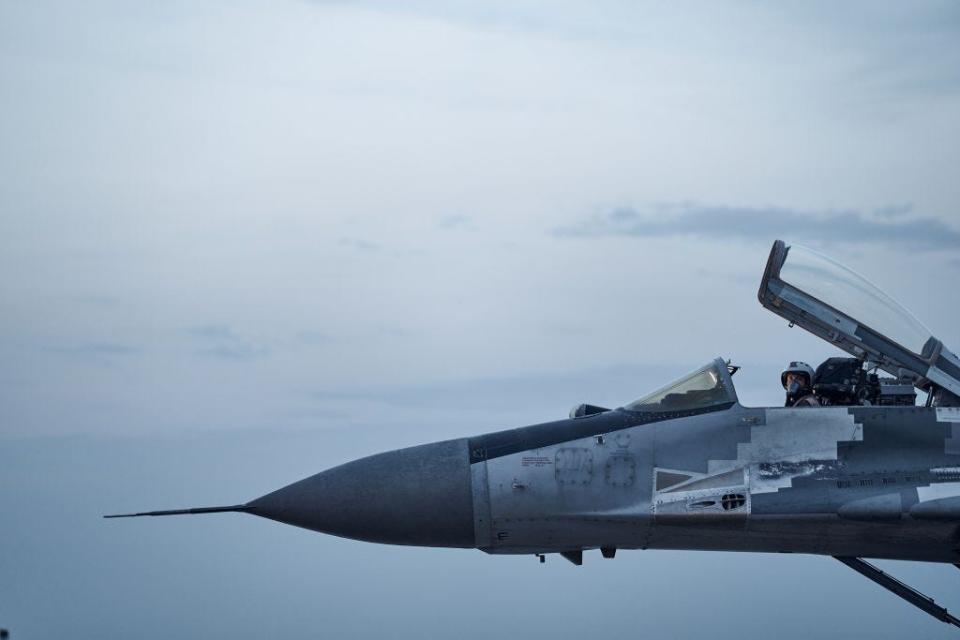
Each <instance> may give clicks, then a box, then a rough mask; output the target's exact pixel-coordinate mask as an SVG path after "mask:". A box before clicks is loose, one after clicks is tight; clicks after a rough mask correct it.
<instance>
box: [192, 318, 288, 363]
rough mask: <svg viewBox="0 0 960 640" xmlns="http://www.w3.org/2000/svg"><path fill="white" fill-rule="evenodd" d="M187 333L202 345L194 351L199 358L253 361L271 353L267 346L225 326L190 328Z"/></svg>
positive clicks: (209, 325)
mask: <svg viewBox="0 0 960 640" xmlns="http://www.w3.org/2000/svg"><path fill="white" fill-rule="evenodd" d="M187 333H189V334H190V335H191V336H193V338H194V339H195V340H196V341H198V342H200V343H201V344H202V346H201V347H199V348H198V349H196V350H195V351H194V353H196V354H197V355H199V356H205V357H211V358H221V359H225V360H252V359H254V358H260V357H263V356H265V355H267V354H268V353H269V349H268V348H267V346H266V345H265V344H262V343H260V342H257V341H255V340H251V339H249V338H245V337H242V336H240V335H238V334H237V333H235V332H234V331H233V330H232V329H231V328H230V327H229V326H227V325H223V324H206V325H197V326H194V327H189V328H188V329H187Z"/></svg>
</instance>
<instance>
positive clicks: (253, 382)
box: [0, 0, 960, 638]
mask: <svg viewBox="0 0 960 640" xmlns="http://www.w3.org/2000/svg"><path fill="white" fill-rule="evenodd" d="M958 114H960V6H958V5H957V4H956V3H955V2H920V3H910V4H909V5H906V4H902V3H891V2H853V3H844V4H843V5H836V4H835V3H827V2H809V3H798V4H796V5H793V6H788V5H785V4H782V3H780V4H776V5H773V4H762V3H757V2H729V3H723V4H720V3H707V2H689V3H673V4H669V5H668V4H662V3H645V2H597V3H590V4H589V5H585V4H582V3H566V2H559V3H558V2H551V3H545V2H530V3H516V2H496V1H494V2H489V3H484V4H482V5H479V4H474V3H466V2H444V3H438V2H431V1H423V2H411V3H403V4H398V3H383V2H355V3H345V2H274V3H267V2H231V3H227V2H218V1H212V2H205V3H192V2H170V3H111V2H89V3H48V2H19V1H16V0H12V1H9V2H5V3H3V4H0V460H3V462H2V464H0V476H2V477H3V482H2V484H0V508H3V512H4V513H5V514H6V518H5V522H6V525H5V527H4V529H3V531H2V532H0V575H3V576H4V577H5V579H4V581H3V582H2V586H0V626H5V627H7V628H10V629H11V631H12V634H13V635H12V637H14V638H20V637H24V638H52V637H65V636H66V635H68V634H69V635H72V636H73V637H98V638H109V637H130V636H131V635H136V636H141V637H154V636H155V637H160V636H168V635H169V634H171V633H177V634H179V635H180V636H181V637H203V636H209V635H227V634H230V635H233V636H235V637H254V636H262V635H264V634H273V635H277V634H280V635H283V636H285V637H306V636H315V635H316V634H317V633H318V632H320V631H323V630H325V629H330V630H331V631H334V630H335V631H336V633H337V635H340V636H342V637H357V638H367V637H379V636H382V635H384V633H386V632H387V630H391V631H392V630H394V629H396V628H402V629H406V630H409V633H410V634H411V635H412V634H413V633H414V631H415V630H417V631H418V635H419V636H420V637H442V636H445V635H449V633H445V631H447V632H448V631H449V626H448V625H453V626H457V627H458V628H461V625H462V624H463V621H464V620H465V619H472V620H474V621H476V619H477V618H476V615H475V614H476V608H477V605H478V604H479V605H480V606H481V607H484V608H489V609H490V610H492V611H496V612H497V614H496V615H495V616H494V624H500V623H502V624H503V625H504V626H503V628H502V629H503V630H502V632H503V633H508V632H509V633H511V634H512V633H517V632H528V633H538V634H542V633H544V632H549V633H550V635H552V636H555V637H579V635H582V633H584V632H585V630H589V629H592V628H594V626H595V625H596V624H597V621H596V618H594V617H592V616H594V615H596V612H597V611H604V612H607V613H606V614H605V615H607V616H608V618H607V619H606V621H605V622H604V624H606V625H608V628H609V629H610V630H611V631H612V632H615V633H632V632H634V631H635V630H636V629H637V625H641V627H642V626H643V625H654V626H652V627H650V628H651V633H652V634H654V635H659V636H660V637H689V636H690V635H693V634H702V632H703V627H702V626H700V625H702V624H703V621H702V620H701V619H700V618H697V619H696V620H693V619H690V616H689V615H688V613H687V612H684V611H683V610H681V609H680V604H679V603H678V601H677V600H678V599H677V598H676V596H675V595H674V594H678V593H683V592H685V590H687V589H691V590H693V591H692V593H690V592H687V593H690V597H691V598H692V599H694V600H695V601H698V602H702V604H701V606H703V605H704V604H707V603H709V605H708V610H712V609H714V608H715V610H716V611H717V612H721V611H729V610H730V609H731V607H732V608H736V607H738V606H739V607H743V606H745V604H746V603H751V605H750V606H752V603H760V604H762V605H764V607H765V608H764V610H763V612H762V613H755V612H754V613H752V614H751V619H750V621H749V622H745V621H744V620H743V619H726V618H724V617H723V616H720V615H713V614H711V615H709V616H708V617H709V618H710V619H711V620H712V621H713V622H712V623H711V624H712V625H714V626H712V627H711V630H710V632H711V634H712V635H716V637H732V636H733V635H734V634H738V636H739V634H741V633H742V631H743V629H744V626H743V625H744V624H746V625H747V630H748V631H751V630H752V631H753V632H754V633H753V635H759V634H760V633H761V632H762V630H763V629H765V628H768V626H769V625H783V626H790V627H791V628H789V629H785V630H784V633H783V636H784V637H801V633H803V634H804V635H803V637H806V636H807V635H808V634H809V627H808V626H805V625H807V624H808V623H807V620H808V612H809V611H810V610H811V608H812V607H815V608H816V610H817V611H820V612H823V615H830V616H836V618H835V619H834V620H833V624H834V625H835V628H836V630H837V635H838V636H839V637H843V636H846V637H856V636H859V635H861V632H863V630H864V629H863V627H862V625H863V624H865V623H864V620H865V619H869V620H870V622H869V624H870V625H871V628H870V629H869V631H870V633H871V635H873V636H874V637H900V636H902V635H903V634H905V633H908V632H911V633H920V634H928V635H925V636H923V637H946V636H945V635H943V634H945V633H947V630H946V629H941V628H940V627H941V626H944V625H941V624H940V623H937V622H936V621H929V622H928V621H927V620H926V619H925V618H924V617H923V614H920V613H916V614H914V612H913V611H909V610H908V607H907V605H903V606H902V607H900V606H899V603H897V602H894V601H893V596H890V595H889V594H886V593H885V592H882V591H881V590H880V589H879V588H878V587H875V586H873V585H871V584H869V583H866V582H865V581H863V580H862V579H860V578H858V577H856V576H847V573H852V572H850V571H849V570H848V569H846V568H844V567H839V568H836V567H833V566H832V564H831V562H830V561H829V560H827V559H819V558H817V559H809V558H788V557H776V558H769V557H763V556H738V555H729V554H704V553H699V554H697V553H673V552H671V553H667V552H644V553H640V552H637V553H633V554H622V555H624V556H626V557H625V558H623V559H621V558H620V556H618V558H617V561H616V562H613V563H604V564H600V563H599V562H588V563H587V566H585V567H583V568H581V569H583V571H582V572H581V573H582V574H583V575H582V576H580V577H578V576H577V574H571V570H572V569H571V568H570V567H567V566H563V565H562V564H561V563H559V562H552V563H548V565H546V566H545V567H544V568H541V567H539V566H533V561H531V560H530V559H526V558H513V559H510V558H489V557H486V556H484V555H483V554H480V553H479V552H472V553H470V552H455V551H445V550H419V549H413V550H411V549H399V548H389V547H381V546H377V545H364V544H361V543H357V542H349V541H343V540H337V539H333V538H329V537H325V536H319V535H315V534H309V533H307V532H304V531H298V530H295V529H292V528H289V527H283V526H281V525H278V524H275V523H268V522H266V521H263V522H261V521H258V520H256V519H253V518H249V517H246V516H240V515H236V516H234V515H223V516H210V517H208V518H206V519H200V518H198V519H195V520H200V521H195V520H191V521H187V522H184V521H183V520H182V519H181V520H179V521H178V520H172V521H170V522H160V523H158V522H156V521H152V520H151V521H146V522H123V523H120V524H118V523H116V522H103V521H101V520H99V519H98V515H99V514H100V513H104V512H109V511H124V510H129V509H139V508H166V507H178V506H192V505H202V504H219V503H221V502H223V503H235V502H241V501H244V500H246V499H249V498H252V497H255V496H257V495H260V494H262V493H266V492H267V491H269V490H272V489H274V488H277V487H278V486H281V485H283V484H286V483H287V482H290V481H293V480H296V479H299V478H300V477H303V476H306V475H309V474H311V473H314V472H316V471H319V470H321V469H324V468H327V467H329V466H333V465H335V464H338V463H340V462H344V461H346V460H349V459H352V458H356V457H359V456H362V455H366V454H369V453H374V452H377V451H382V450H386V449H390V448H395V447H400V446H406V445H412V444H417V443H421V442H427V441H431V440H440V439H447V438H453V437H460V436H466V435H472V434H476V433H482V432H485V431H491V430H496V429H501V428H505V427H510V426H518V425H523V424H530V423H534V422H543V421H546V420H551V419H555V418H560V417H563V416H565V415H566V413H567V411H568V410H569V408H570V407H571V406H573V405H575V404H578V403H581V402H590V403H593V404H600V405H603V406H620V405H623V404H626V403H627V402H629V401H631V400H633V399H635V398H637V397H640V396H641V395H643V394H644V393H646V392H648V391H650V390H652V389H654V388H656V387H658V386H660V385H661V384H663V383H664V382H666V381H668V380H670V379H673V378H676V377H679V376H680V375H682V374H683V373H685V372H686V371H688V370H691V369H693V368H695V367H697V366H699V365H701V364H703V363H704V362H707V361H709V360H711V359H713V358H715V357H717V356H723V357H725V358H730V359H732V361H733V362H734V363H736V364H740V365H742V366H743V369H742V370H741V372H740V373H738V374H737V378H736V382H737V385H738V386H737V390H738V393H739V396H740V399H741V401H742V402H743V403H744V404H747V405H751V406H763V405H779V404H782V389H781V388H780V385H779V372H780V371H781V369H782V368H783V367H784V365H785V364H786V363H787V362H788V361H790V360H796V359H801V360H805V361H807V362H810V363H811V364H814V365H816V363H818V362H820V361H821V360H822V359H824V358H826V357H828V356H831V355H839V354H835V353H833V352H832V351H831V349H830V347H829V345H827V344H825V343H822V342H821V341H819V340H818V339H816V338H814V337H812V336H809V335H806V334H804V333H803V332H802V331H801V330H800V329H796V328H795V329H789V328H788V327H787V326H786V323H785V321H783V320H782V319H780V318H777V317H776V316H773V315H772V314H770V313H768V312H766V311H765V310H764V309H763V308H762V307H760V305H759V304H758V303H757V299H756V290H757V286H758V285H759V280H760V276H761V273H762V270H763V266H764V264H765V260H766V256H767V253H768V251H769V248H770V245H771V244H772V242H773V240H774V239H776V238H782V239H784V240H786V241H788V242H796V243H800V244H805V245H808V246H810V247H812V248H814V249H816V250H818V251H822V252H825V253H828V254H830V255H832V256H833V257H835V258H836V259H838V260H840V261H841V262H843V263H845V264H847V265H849V266H850V267H851V268H853V269H854V270H856V271H858V272H860V273H863V274H865V275H866V276H867V277H868V278H869V279H870V280H872V281H874V282H876V283H877V284H879V285H880V286H881V287H882V288H883V289H884V290H885V291H886V292H887V293H889V294H890V295H892V296H893V297H894V298H896V299H897V300H899V301H900V302H901V303H903V304H904V305H905V306H906V307H907V308H909V309H910V310H912V311H913V313H915V314H916V316H917V317H919V318H920V319H921V320H922V321H923V322H924V323H925V324H926V325H927V326H929V327H930V329H931V330H932V331H933V333H934V335H936V336H937V337H939V338H940V339H942V340H943V341H944V343H945V344H947V345H948V346H949V347H953V349H954V350H955V351H956V350H958V349H960V329H958V326H957V324H956V322H955V319H956V318H957V317H958V313H960V301H958V299H957V298H956V296H953V295H949V294H948V293H947V292H949V291H950V286H951V285H950V283H952V282H955V281H956V278H957V277H960V181H958V180H957V179H956V173H957V171H956V168H957V166H958V165H960V117H958ZM524 563H525V564H524ZM834 564H836V563H834ZM889 564H891V565H892V566H893V567H894V568H896V570H897V571H899V572H900V573H902V574H903V575H904V576H906V577H909V576H910V572H913V574H912V575H914V576H918V580H919V581H920V582H922V585H918V586H922V587H927V588H929V590H930V591H931V592H932V593H934V595H936V596H937V597H938V599H941V600H943V602H945V603H947V604H952V605H953V606H954V607H960V601H957V600H956V593H957V590H956V588H955V586H956V576H954V575H952V574H951V572H950V571H947V568H944V567H915V566H910V565H904V564H901V563H889ZM591 565H593V566H591ZM951 569H952V568H951ZM954 572H955V570H954ZM785 577H787V578H788V580H787V582H788V583H789V584H790V585H791V586H790V587H786V586H785V587H784V589H785V591H781V590H779V589H778V590H770V589H765V588H764V585H767V584H770V582H772V581H776V582H778V583H782V581H783V580H784V578H785ZM564 579H566V580H568V583H567V585H565V587H566V588H564V589H559V588H558V584H559V583H560V582H559V581H562V580H564ZM454 587H455V588H454ZM718 592H720V595H718ZM418 594H422V597H420V595H418ZM951 597H952V598H953V603H950V602H949V600H948V599H949V598H951ZM638 602H640V603H642V605H638ZM425 603H432V606H429V607H427V606H426V604H425ZM578 603H579V604H580V605H582V606H581V607H580V609H581V611H582V617H576V614H573V613H565V612H572V611H575V610H577V609H578V607H577V606H576V605H577V604H578ZM839 603H843V605H844V608H845V611H840V610H839V609H840V606H839ZM556 605H560V606H556ZM721 605H722V606H721ZM663 611H667V612H674V613H675V615H673V614H671V615H664V616H657V615H656V614H657V612H663ZM238 612H239V613H238ZM844 616H846V617H844ZM570 617H573V618H574V619H569V618H570ZM653 618H656V620H655V621H653V622H652V621H651V620H652V619H653ZM697 620H699V622H698V621H697ZM391 621H392V622H391ZM487 624H489V623H487ZM391 625H397V626H391ZM751 625H752V626H751ZM483 629H487V630H489V629H488V627H484V626H481V627H480V628H471V630H470V631H469V632H464V633H467V634H468V635H469V634H471V633H472V634H474V635H476V636H478V637H479V636H480V635H482V630H483ZM885 634H886V635H885ZM938 634H940V635H938ZM748 635H750V633H748Z"/></svg>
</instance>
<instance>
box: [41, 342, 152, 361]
mask: <svg viewBox="0 0 960 640" xmlns="http://www.w3.org/2000/svg"><path fill="white" fill-rule="evenodd" d="M43 350H44V351H47V352H50V353H58V354H62V355H68V356H75V357H80V358H103V357H107V356H127V355H132V354H135V353H140V349H138V348H136V347H132V346H130V345H127V344H121V343H117V342H83V343H80V344H75V345H54V346H46V347H43Z"/></svg>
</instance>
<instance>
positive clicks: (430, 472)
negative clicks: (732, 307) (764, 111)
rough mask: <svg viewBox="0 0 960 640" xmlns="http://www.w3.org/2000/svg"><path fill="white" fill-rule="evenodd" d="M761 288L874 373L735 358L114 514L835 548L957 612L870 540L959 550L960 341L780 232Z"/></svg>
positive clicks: (601, 544)
mask: <svg viewBox="0 0 960 640" xmlns="http://www.w3.org/2000/svg"><path fill="white" fill-rule="evenodd" d="M824 282H825V283H826V286H824V284H823V283H824ZM759 299H760V302H761V304H762V305H763V306H764V307H766V308H767V309H769V310H771V311H773V312H774V313H777V314H778V315H780V316H782V317H784V318H786V319H787V320H789V321H790V323H791V325H793V324H797V325H799V326H801V327H802V328H804V329H806V330H808V331H810V332H812V333H814V334H815V335H818V336H820V337H822V338H824V339H826V340H828V341H830V342H831V343H832V344H834V345H836V346H837V347H838V348H840V349H842V350H844V351H847V352H848V353H849V354H851V355H852V356H854V358H853V359H847V360H848V361H850V362H852V363H853V364H854V365H855V366H856V369H857V370H858V373H856V374H855V376H854V377H856V376H859V378H858V380H859V382H856V381H854V382H856V384H855V385H853V386H849V388H848V387H844V386H842V385H841V387H829V388H828V386H821V387H820V390H821V392H822V394H821V396H820V397H821V400H820V401H821V402H824V403H827V404H830V405H832V406H817V407H810V406H804V407H791V408H785V407H772V408H771V407H763V408H752V407H744V406H742V405H740V403H739V402H738V400H737V395H736V390H735V387H734V382H733V375H734V374H735V372H736V369H737V368H736V367H733V366H730V365H729V364H728V363H726V362H724V361H723V360H722V359H719V358H718V359H716V360H714V361H713V362H711V363H709V364H708V365H706V366H704V367H702V368H701V369H699V370H697V371H695V372H693V373H692V374H690V375H689V376H687V377H686V378H683V379H681V380H679V381H677V382H676V383H673V384H672V385H668V386H667V387H664V388H663V389H661V390H658V391H656V392H654V393H652V394H650V395H648V396H646V397H644V398H641V399H640V400H638V401H636V402H633V403H630V404H628V405H626V406H624V407H621V408H619V409H615V410H608V409H603V408H601V407H594V406H591V405H581V406H580V407H579V408H578V409H576V410H575V411H574V412H571V417H570V418H569V419H565V420H558V421H555V422H548V423H544V424H538V425H533V426H528V427H522V428H518V429H508V430H506V431H497V432H494V433H487V434H483V435H479V436H475V437H472V438H460V439H456V440H447V441H444V442H437V443H433V444H426V445H421V446H417V447H410V448H406V449H399V450H396V451H389V452H386V453H381V454H378V455H373V456H370V457H366V458H362V459H359V460H355V461H353V462H349V463H347V464H344V465H341V466H339V467H335V468H333V469H329V470H327V471H323V472H321V473H318V474H316V475H314V476H311V477H309V478H306V479H304V480H301V481H299V482H295V483H293V484H291V485H289V486H286V487H284V488H281V489H279V490H277V491H274V492H272V493H269V494H267V495H264V496H262V497H260V498H257V499H255V500H252V501H251V502H248V503H246V504H240V505H232V506H225V507H209V508H199V509H182V510H173V511H153V512H144V513H136V514H123V515H121V516H107V517H125V516H127V515H131V516H139V515H145V516H152V515H176V514H184V513H212V512H223V511H240V512H246V513H251V514H254V515H258V516H262V517H265V518H270V519H272V520H277V521H279V522H283V523H287V524H292V525H296V526H299V527H304V528H307V529H312V530H314V531H319V532H323V533H328V534H332V535H337V536H342V537H346V538H354V539H357V540H365V541H370V542H379V543H387V544H402V545H419V546H434V547H460V548H477V549H480V550H482V551H485V552H487V553H495V554H537V555H539V556H540V560H541V561H543V559H544V556H543V554H547V553H560V554H562V555H563V556H564V557H565V558H567V559H568V560H570V561H571V562H573V563H574V564H580V563H581V562H582V559H583V551H584V550H590V549H600V550H601V552H602V555H603V556H604V557H607V558H610V557H613V556H614V554H615V553H616V551H617V550H618V549H678V550H679V549H689V550H710V551H751V552H765V553H806V554H817V555H829V556H834V557H836V558H837V559H838V560H840V561H841V562H843V563H844V564H847V565H848V566H850V567H851V568H853V569H854V570H856V571H858V572H860V573H861V574H863V575H864V576H866V577H868V578H869V579H871V580H873V581H874V582H876V583H878V584H880V585H881V586H883V587H884V588H886V589H888V590H890V591H892V592H893V593H895V594H897V595H899V596H900V597H902V598H904V599H905V600H907V601H909V602H911V603H912V604H914V605H915V606H917V607H919V608H920V609H923V610H924V611H926V612H927V613H929V614H931V615H933V616H934V617H937V618H938V619H940V620H942V621H944V622H948V623H950V624H954V625H956V626H958V627H960V619H958V618H955V617H953V616H951V615H950V614H949V613H948V612H947V611H946V610H945V609H943V608H942V607H938V606H937V605H936V604H935V603H934V602H933V600H932V599H930V598H927V597H926V596H924V595H923V594H920V593H919V592H917V591H915V590H913V589H912V588H910V587H908V586H907V585H904V584H903V583H901V582H899V581H898V580H896V579H894V578H892V577H891V576H888V575H887V574H885V573H884V572H882V571H880V570H879V569H877V568H876V567H873V566H872V565H870V564H869V563H866V562H864V561H863V560H861V558H887V559H898V560H917V561H925V562H943V563H954V564H957V566H958V567H960V359H958V358H957V357H956V356H955V355H953V354H952V353H951V352H950V351H948V350H947V349H946V348H945V347H944V345H943V343H942V342H940V341H939V340H937V339H936V338H935V337H933V336H932V335H930V333H929V330H928V329H926V327H924V326H923V325H922V324H920V323H919V321H918V320H916V318H914V317H913V316H912V315H911V314H909V312H908V311H906V310H905V309H903V308H902V307H900V306H899V305H897V304H896V303H895V302H894V301H893V300H892V299H890V298H889V297H888V296H886V294H884V293H883V292H881V291H879V290H877V289H876V288H875V287H874V286H873V285H872V284H870V283H869V282H868V281H866V280H865V279H863V278H862V276H859V275H857V274H855V273H853V272H851V271H849V270H848V269H846V268H845V267H843V266H842V265H839V264H838V263H835V262H833V261H832V260H830V259H829V258H826V257H825V256H820V255H819V254H817V253H816V252H813V251H810V250H809V249H806V248H804V247H800V246H792V247H791V246H787V245H785V244H784V243H783V242H781V241H779V240H778V241H777V242H775V243H774V246H773V249H772V250H771V254H770V258H769V260H768V262H767V266H766V270H765V272H764V276H763V280H762V282H761V287H760V291H759ZM864 314H866V315H867V317H856V316H864ZM874 316H877V317H874ZM863 320H867V322H868V324H864V323H863V322H862V321H863ZM881 328H882V329H883V330H881ZM828 363H829V361H828ZM828 363H824V365H821V366H825V365H827V364H828ZM881 369H882V370H884V371H886V372H887V373H891V374H893V375H894V376H895V378H894V379H889V380H886V382H885V383H884V384H888V385H890V384H892V385H893V386H890V387H888V389H894V387H895V386H897V385H899V386H900V388H904V387H905V388H907V389H908V390H910V391H909V394H908V395H907V396H906V398H907V401H908V402H909V403H911V405H912V403H913V402H914V395H913V391H912V388H913V387H914V386H915V387H917V388H920V389H923V390H925V391H926V392H927V393H928V398H927V406H890V405H891V404H896V403H897V400H896V398H893V399H891V397H890V396H888V397H887V399H886V402H885V401H884V398H883V397H882V396H883V394H882V393H881V388H882V385H881V383H880V381H879V378H878V377H877V376H875V375H874V376H873V377H872V382H871V384H873V385H874V386H872V387H871V386H869V385H867V386H863V385H864V384H865V383H864V381H865V380H866V379H867V377H866V376H867V375H868V374H867V372H868V371H878V370H881ZM816 377H817V378H818V379H819V378H820V374H819V373H817V374H816ZM843 382H844V384H846V383H847V382H850V381H848V380H844V381H843ZM894 383H895V384H894ZM851 384H852V383H851ZM817 388H818V386H817V385H814V387H813V390H814V391H815V392H816V391H817ZM835 388H840V389H841V390H843V389H846V390H847V391H851V390H852V393H853V395H849V396H843V397H849V398H852V400H849V401H847V400H843V401H837V400H836V398H837V397H840V396H830V395H829V393H828V392H829V391H830V389H835ZM871 390H872V391H871ZM867 391H869V393H870V394H873V395H869V394H867V395H864V394H861V392H867ZM891 393H894V392H892V391H891ZM901 397H902V396H901ZM831 398H833V399H832V400H831ZM841 402H842V403H843V405H842V406H838V405H839V404H840V403H841ZM868 405H869V406H868Z"/></svg>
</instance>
